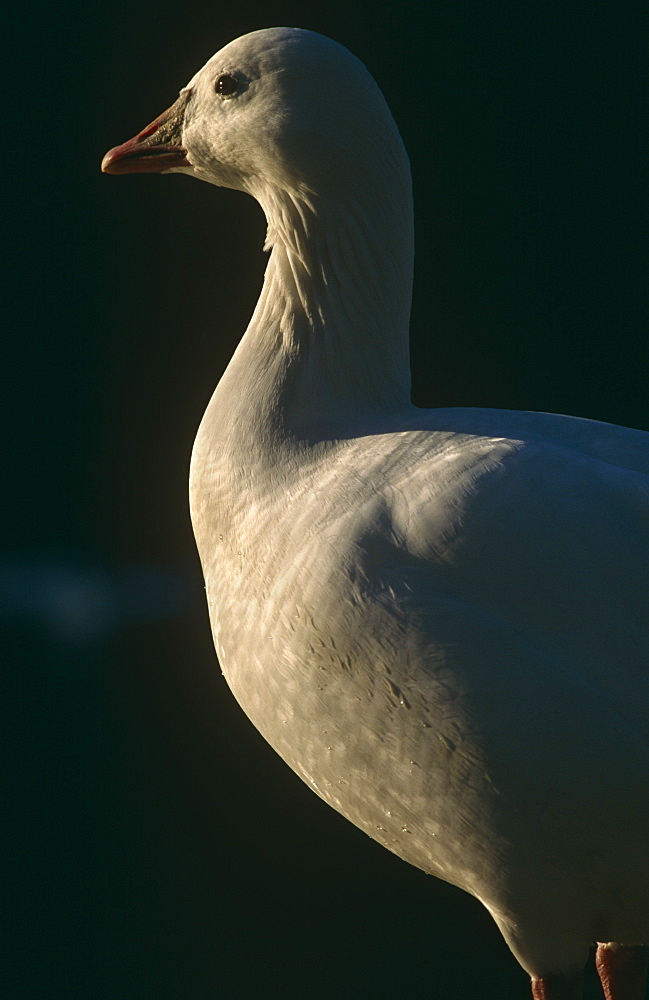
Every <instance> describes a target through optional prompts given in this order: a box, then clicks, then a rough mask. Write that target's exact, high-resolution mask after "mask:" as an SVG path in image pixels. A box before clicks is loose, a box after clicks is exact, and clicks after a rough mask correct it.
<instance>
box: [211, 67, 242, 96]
mask: <svg viewBox="0 0 649 1000" xmlns="http://www.w3.org/2000/svg"><path fill="white" fill-rule="evenodd" d="M214 89H215V90H216V92H217V94H218V95H219V97H232V95H233V94H236V92H237V90H238V89H239V81H238V80H237V78H236V77H234V76H232V74H231V73H222V74H221V76H220V77H219V78H218V80H217V81H216V83H215V84H214Z"/></svg>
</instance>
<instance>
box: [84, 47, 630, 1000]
mask: <svg viewBox="0 0 649 1000" xmlns="http://www.w3.org/2000/svg"><path fill="white" fill-rule="evenodd" d="M103 169H104V170H105V171H107V172H109V173H132V172H141V171H169V172H181V173H186V174H189V175H191V176H193V177H198V178H201V179H203V180H206V181H209V182H210V183H212V184H216V185H219V186H223V187H232V188H238V189H241V190H243V191H247V192H249V193H250V194H252V195H253V196H254V197H255V198H257V200H258V201H259V202H260V203H261V205H262V207H263V209H264V211H265V213H266V216H267V219H268V246H269V247H271V248H272V253H271V256H270V260H269V263H268V268H267V271H266V277H265V281H264V287H263V291H262V293H261V296H260V299H259V303H258V305H257V308H256V310H255V313H254V315H253V317H252V320H251V321H250V325H249V327H248V330H247V331H246V334H245V336H244V338H243V340H242V342H241V344H240V346H239V348H238V349H237V351H236V353H235V355H234V357H233V358H232V361H231V363H230V365H229V367H228V369H227V371H226V373H225V375H224V376H223V378H222V379H221V381H220V383H219V385H218V388H217V390H216V392H215V394H214V396H213V398H212V400H211V402H210V404H209V406H208V409H207V412H206V414H205V417H204V419H203V422H202V424H201V427H200V430H199V432H198V437H197V440H196V444H195V447H194V453H193V458H192V470H191V511H192V520H193V524H194V530H195V533H196V540H197V543H198V548H199V551H200V556H201V560H202V564H203V569H204V573H205V580H206V584H207V595H208V601H209V609H210V617H211V621H212V627H213V632H214V641H215V644H216V649H217V652H218V656H219V660H220V662H221V665H222V668H223V671H224V673H225V676H226V678H227V680H228V683H229V684H230V686H231V688H232V691H233V692H234V695H235V697H236V698H237V700H238V701H239V703H240V704H241V706H242V707H243V709H244V711H245V712H246V713H247V714H248V715H249V717H250V718H251V719H252V721H253V722H254V724H255V725H256V726H257V727H258V728H259V730H260V731H261V732H262V733H263V735H264V736H265V737H266V739H267V740H268V742H269V743H270V744H271V745H272V746H273V747H274V748H275V749H276V750H277V752H278V753H279V754H281V756H282V757H283V758H284V760H285V761H286V762H287V763H288V764H289V765H290V766H291V767H292V768H293V769H294V770H295V771H297V773H298V774H299V775H301V777H302V778H303V779H304V780H305V781H306V782H307V783H308V784H309V785H310V786H311V787H312V788H313V789H314V790H315V791H316V792H317V794H318V795H320V796H321V797H322V798H323V799H324V800H325V801H326V802H328V803H329V804H330V805H332V806H333V807H334V808H335V809H338V810H339V811H340V812H341V813H343V815H345V816H347V817H348V819H350V820H351V821H352V822H353V823H355V824H356V825H357V826H359V827H360V828H361V829H363V830H365V831H366V832H367V833H368V834H369V835H370V836H371V837H374V838H375V839H376V840H379V841H380V842H381V843H383V844H385V846H386V847H388V848H389V849H390V850H391V851H394V852H395V853H396V854H398V855H400V856H401V857H402V858H405V859H406V860H407V861H409V862H411V863H412V864H413V865H417V866H418V867H420V868H422V869H424V870H425V871H427V872H432V873H433V874H435V875H437V876H439V877H440V878H443V879H445V880H447V881H449V882H452V883H454V884H455V885H458V886H460V887H461V888H463V889H465V890H466V891H467V892H470V893H472V894H473V895H474V896H476V897H477V898H478V899H480V900H481V901H482V903H484V905H485V906H486V907H487V908H488V910H489V911H490V912H491V914H492V915H493V917H494V919H495V920H496V922H497V924H498V926H499V927H500V929H501V931H502V933H503V935H504V937H505V939H506V941H507V943H508V944H509V947H510V948H511V950H512V952H513V953H514V955H515V956H516V958H517V959H518V961H519V962H520V963H521V965H522V966H523V967H524V968H525V969H526V970H527V972H528V973H529V974H530V976H531V977H532V993H533V996H534V997H535V998H537V1000H541V998H544V1000H568V998H570V1000H573V998H577V997H578V996H580V995H581V981H582V971H583V967H584V963H585V961H586V959H587V955H588V948H589V946H590V944H591V943H592V942H600V945H599V948H598V951H597V964H598V969H599V972H600V976H601V979H602V982H603V984H604V989H605V992H606V996H607V998H609V1000H642V997H643V996H644V986H643V982H644V976H645V970H646V963H647V949H646V948H643V947H641V946H642V945H646V944H647V943H648V942H649V788H648V779H649V712H648V707H649V600H648V590H649V588H648V579H647V568H648V555H649V531H648V529H649V435H648V434H645V433H642V432H640V431H635V430H628V429H625V428H622V427H616V426H612V425H609V424H603V423H597V422H594V421H591V420H584V419H578V418H575V417H565V416H554V415H551V414H544V413H524V412H520V413H519V412H515V411H506V410H480V409H441V410H421V409H417V408H415V407H414V406H412V405H411V404H410V402H409V386H410V381H409V367H408V319H409V310H410V295H411V278H412V259H413V232H412V204H411V186H410V172H409V167H408V160H407V157H406V153H405V151H404V148H403V144H402V142H401V139H400V137H399V133H398V131H397V128H396V126H395V124H394V121H393V119H392V117H391V115H390V112H389V110H388V108H387V106H386V104H385V101H384V99H383V97H382V95H381V93H380V91H379V89H378V87H377V86H376V84H375V83H374V81H373V79H372V78H371V77H370V75H369V73H368V72H367V70H366V69H365V68H364V66H363V65H362V64H361V63H360V62H359V61H358V60H357V59H356V58H354V57H353V56H352V55H351V54H350V53H349V52H348V51H347V50H346V49H344V48H343V47H341V46H340V45H338V44H336V43H335V42H333V41H330V40H329V39H327V38H324V37H322V36H320V35H317V34H314V33H312V32H309V31H302V30H298V29H293V28H274V29H269V30H264V31H256V32H253V33H251V34H249V35H246V36H244V37H243V38H239V39H237V40H236V41H234V42H232V43H231V44H229V45H227V46H226V47H225V48H224V49H222V50H221V51H220V52H218V53H217V54H216V55H215V56H214V57H213V58H212V59H210V60H209V62H208V63H207V64H206V65H205V66H204V67H203V69H201V70H200V72H199V73H197V74H196V76H195V77H194V78H193V80H191V82H190V83H189V84H188V85H187V87H185V88H184V89H183V90H182V91H181V93H180V97H179V99H178V100H177V101H176V103H175V104H174V105H173V107H172V108H171V109H170V110H169V111H168V112H166V113H165V114H163V115H161V116H160V118H158V119H156V121H155V122H153V123H152V124H151V125H150V126H149V127H148V128H146V129H145V130H144V131H143V132H141V133H139V135H137V136H136V137H135V138H134V139H131V140H130V141H129V142H127V143H125V144H124V145H122V146H118V147H116V148H115V149H112V150H111V151H110V152H109V153H108V154H107V156H106V157H105V159H104V163H103Z"/></svg>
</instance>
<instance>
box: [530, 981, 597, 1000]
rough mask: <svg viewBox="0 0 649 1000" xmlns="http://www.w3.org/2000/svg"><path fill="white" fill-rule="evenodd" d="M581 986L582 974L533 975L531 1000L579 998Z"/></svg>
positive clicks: (579, 999)
mask: <svg viewBox="0 0 649 1000" xmlns="http://www.w3.org/2000/svg"><path fill="white" fill-rule="evenodd" d="M583 988H584V977H583V976H582V975H578V976H561V975H554V976H543V977H542V978H541V979H536V978H534V977H533V978H532V1000H581V998H582V995H583V992H582V991H583Z"/></svg>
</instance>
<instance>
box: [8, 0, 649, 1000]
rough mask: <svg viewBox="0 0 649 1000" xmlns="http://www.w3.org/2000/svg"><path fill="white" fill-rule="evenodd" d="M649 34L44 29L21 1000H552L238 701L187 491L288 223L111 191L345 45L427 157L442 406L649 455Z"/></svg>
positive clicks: (533, 14)
mask: <svg viewBox="0 0 649 1000" xmlns="http://www.w3.org/2000/svg"><path fill="white" fill-rule="evenodd" d="M633 10H634V7H633V5H632V4H630V3H626V4H625V3H619V2H618V3H615V4H609V5H600V4H589V5H584V6H583V8H582V7H578V6H577V5H576V4H574V3H572V2H567V3H565V4H563V5H561V6H559V5H557V7H556V9H555V8H554V6H553V5H550V4H546V3H534V2H525V3H516V4H514V3H512V4H501V3H490V2H479V0H478V2H473V3H466V2H456V3H451V2H449V0H444V2H442V3H438V4H423V3H419V4H418V3H414V2H412V0H404V2H401V3H395V4H387V3H382V4H377V3H375V2H370V0H359V2H356V3H355V4H354V5H353V7H352V6H351V5H350V4H349V3H337V2H334V0H327V2H325V3H323V4H313V3H308V2H304V3H297V2H282V0H278V2H276V3H272V2H269V0H265V2H263V3H262V2H258V0H255V2H248V3H239V4H234V5H233V4H225V5H224V4H217V3H211V4H207V3H205V2H204V0H185V2H184V3H182V4H179V3H174V4H172V3H171V2H169V0H158V2H156V3H155V4H153V3H146V2H143V0H132V2H130V3H124V2H123V0H110V2H108V0H99V2H95V3H94V4H92V5H91V6H90V5H80V4H79V5H76V4H73V3H71V2H67V3H66V2H63V3H62V4H59V5H50V6H42V7H38V6H31V7H29V6H28V7H26V8H23V10H22V13H21V15H20V16H21V22H20V24H16V25H15V27H16V29H17V31H16V34H15V40H14V36H13V35H12V37H11V39H10V40H9V41H8V42H7V41H6V42H5V52H4V63H5V65H8V66H9V68H10V71H11V75H10V83H9V84H8V85H7V86H6V88H5V96H4V130H3V132H4V134H3V139H4V143H3V147H4V148H3V153H4V156H3V159H4V162H5V166H6V167H8V168H9V175H8V180H7V181H6V182H5V185H4V188H3V193H4V208H3V214H4V216H5V219H6V220H8V221H9V222H10V223H11V229H10V235H9V238H8V239H7V242H6V250H7V251H8V252H7V254H6V256H7V258H8V260H7V264H6V269H5V277H6V278H8V285H7V290H6V293H5V307H4V317H5V321H6V322H5V326H6V329H7V337H6V349H7V353H8V355H9V360H8V363H7V362H5V371H6V372H7V380H6V387H5V391H4V393H3V396H4V398H5V400H6V402H7V404H8V408H9V417H8V418H5V419H4V420H3V430H4V431H5V432H7V441H6V444H7V450H8V457H7V458H6V459H5V467H6V468H7V470H8V474H7V477H6V486H5V491H4V495H5V498H6V502H7V508H6V514H5V524H6V525H7V526H8V531H7V533H6V535H7V537H6V545H5V552H4V554H3V557H2V562H1V563H0V597H1V605H0V607H1V609H2V624H3V626H5V629H4V631H5V642H4V647H5V649H6V650H8V652H7V653H6V659H5V665H4V669H3V672H2V676H3V679H4V681H5V682H6V683H7V687H8V690H7V692H6V694H5V704H7V705H8V715H7V717H8V724H6V725H5V727H4V731H5V733H7V734H8V735H9V736H10V737H12V739H11V740H10V747H11V749H12V751H13V752H14V753H15V758H14V759H13V760H12V762H11V763H10V765H9V768H8V774H9V775H10V800H9V801H10V805H11V806H12V811H11V817H12V818H11V821H10V823H9V824H8V830H9V832H10V834H11V835H12V836H13V835H15V838H14V839H15V845H14V847H15V850H14V852H13V853H12V855H11V861H10V863H9V868H8V871H9V875H10V877H9V901H10V907H9V911H8V924H7V929H6V931H5V932H3V941H4V942H5V943H8V944H9V961H5V962H3V967H2V979H3V984H2V989H1V991H0V992H1V994H2V996H3V998H7V1000H17V998H21V1000H22V998H28V997H29V998H38V1000H41V998H43V1000H46V998H47V1000H49V998H52V1000H59V998H65V1000H77V998H78V1000H100V998H101V1000H104V998H106V1000H109V998H110V1000H114V998H120V1000H131V998H133V1000H136V998H137V1000H139V998H148V997H152V998H156V1000H203V998H205V1000H207V998H225V1000H230V998H232V1000H256V998H262V1000H263V998H266V997H278V998H280V997H281V998H285V1000H291V998H302V997H318V998H319V997H333V998H348V997H349V998H352V997H354V998H355V997H358V998H388V997H390V998H392V997H408V998H415V997H422V998H429V997H430V998H438V1000H442V998H444V1000H446V998H450V1000H454V998H477V997H480V998H481V1000H489V998H492V997H493V998H498V1000H509V998H511V1000H514V998H521V1000H522V998H524V997H526V995H527V985H526V976H525V974H524V973H523V972H522V971H521V970H520V968H519V967H518V966H517V964H516V962H515V961H514V960H513V959H512V958H511V956H510V955H509V953H508V951H507V949H506V947H505V945H504V943H503V942H502V940H501V939H500V936H499V934H498V932H497V930H496V927H495V925H494V924H493V923H492V921H491V918H490V917H489V916H488V914H487V913H486V911H484V910H483V909H482V907H481V906H480V905H479V904H478V903H476V902H475V901H473V900H471V899H470V898H469V897H468V896H464V895H463V894H462V893H461V892H460V891H459V890H456V889H453V888H451V887H449V886H446V885H444V884H443V883H441V882H437V881H436V880H434V879H432V878H429V877H426V876H424V875H423V874H422V873H421V872H418V871H416V870H414V869H411V868H409V867H408V866H406V865H405V864H404V863H402V862H400V861H399V860H397V859H396V858H395V857H393V856H392V855H390V854H389V853H387V852H386V851H384V850H383V849H382V848H381V847H379V846H378V845H377V844H375V843H374V842H372V841H370V840H368V839H367V838H366V837H365V836H364V835H362V834H361V833H359V832H358V831H357V830H355V829H354V828H353V827H352V826H351V825H349V824H348V823H346V822H345V821H344V820H343V819H342V818H341V817H339V816H338V815H337V814H335V813H334V812H333V811H332V810H330V809H328V808H327V807H326V806H325V805H324V804H323V803H321V802H320V801H319V800H318V799H317V798H316V797H315V796H314V795H313V794H312V793H311V792H309V790H308V789H307V788H306V786H305V785H303V784H302V783H301V782H300V781H299V779H298V778H297V777H295V776H294V775H293V774H291V772H289V770H288V769H287V768H286V767H285V766H284V765H283V764H282V762H281V761H280V760H279V758H276V756H275V755H274V753H273V752H272V750H270V749H269V748H268V747H267V746H266V745H265V744H264V742H263V741H262V739H261V737H259V736H258V735H257V733H256V732H255V731H254V730H253V729H252V727H251V726H250V724H249V723H248V722H247V720H246V719H245V718H244V716H243V715H242V713H241V712H240V710H239V709H238V707H237V705H236V704H235V702H234V700H233V698H232V697H231V696H230V694H229V692H228V690H227V688H226V686H225V682H224V681H223V679H222V677H221V675H220V672H219V670H218V667H217V664H216V661H215V657H214V653H213V650H212V646H211V639H210V632H209V627H208V621H207V616H206V612H205V609H204V606H203V596H202V581H201V575H200V569H199V564H198V560H197V557H196V554H195V551H194V545H193V540H192V534H191V528H190V524H189V517H188V511H187V499H186V482H187V469H188V462H189V455H190V450H191V445H192V440H193V436H194V433H195V430H196V428H197V425H198V422H199V419H200V416H201V414H202V411H203V409H204V407H205V404H206V402H207V400H208V398H209V396H210V394H211V392H212V389H213V387H214V385H215V383H216V381H217V380H218V377H219V375H220V373H221V372H222V370H223V368H224V366H225V365H226V363H227V360H228V358H229V356H230V354H231V352H232V350H233V348H234V346H235V344H236V342H237V340H238V338H239V336H240V335H241V333H242V331H243V330H244V328H245V325H246V323H247V320H248V318H249V316H250V314H251V312H252V309H253V306H254V302H255V299H256V296H257V293H258V290H259V287H260V283H261V277H262V273H263V269H264V265H265V256H264V254H263V253H262V250H261V246H262V242H263V236H264V222H263V217H262V214H261V211H260V210H259V209H258V207H257V206H256V205H255V204H254V203H253V202H252V201H251V200H249V199H247V198H246V197H245V196H243V195H240V194H236V193H233V192H228V191H221V192H219V191H216V190H215V189H211V188H209V187H208V186H207V185H200V184H197V183H195V182H193V181H191V182H190V181H189V180H188V179H187V178H184V177H156V176H140V177H127V178H114V177H106V176H102V175H101V174H100V173H99V162H100V159H101V156H102V154H103V153H104V152H105V150H106V149H107V148H108V147H109V146H113V145H115V144H117V143H119V142H122V141H124V140H125V139H127V138H129V137H130V136H131V135H132V134H133V133H134V132H136V131H137V130H139V129H140V128H142V127H143V126H144V125H146V124H147V123H148V122H149V121H150V120H151V119H152V118H153V117H154V116H155V115H157V114H158V113H159V112H160V111H162V110H163V108H165V107H166V106H168V105H169V104H171V103H172V101H173V100H174V99H175V96H176V94H177V91H178V89H179V88H180V87H181V86H182V85H183V84H184V83H186V81H187V80H188V79H189V77H190V76H191V75H193V73H194V72H195V70H196V69H197V68H198V67H199V66H200V65H202V63H203V62H204V61H205V60H206V59H207V58H208V57H209V56H210V55H211V54H212V53H213V52H214V51H216V49H218V48H220V47H221V46H222V45H223V44H225V43H226V42H228V41H229V40H230V39H231V38H233V37H236V36H237V35H238V34H241V33H243V32H245V31H249V30H252V29H254V28H258V27H265V26H268V25H271V24H293V25H299V26H302V27H310V28H313V29H315V30H318V31H322V32H323V33H325V34H328V35H331V36H332V37H334V38H336V39H337V40H338V41H340V42H343V43H344V44H346V45H347V46H348V47H349V48H351V49H352V50H353V51H354V52H355V53H356V54H357V55H358V56H360V58H361V59H363V61H364V62H365V63H366V65H367V66H368V68H369V69H370V71H371V72H372V73H373V74H374V76H375V77H376V79H377V80H378V82H379V85H380V86H381V88H382V89H383V91H384V93H385V94H386V97H387V99H388V102H389V104H390V106H391V107H392V109H393V112H394V114H395V117H396V119H397V122H398V124H399V126H400V128H401V131H402V134H403V136H404V139H405V142H406V146H407V147H408V150H409V152H410V155H411V160H412V165H413V173H414V178H415V195H416V213H417V214H416V219H417V272H416V290H415V304H414V312H413V323H412V331H413V381H414V387H415V400H416V401H417V402H419V403H421V404H426V405H438V404H444V405H449V404H451V405H454V404H458V405H461V404H476V405H483V406H504V407H516V408H525V409H541V410H553V411H559V412H564V413H575V414H579V415H583V416H589V417H595V418H598V419H602V420H610V421H614V422H617V423H621V424H628V425H632V426H636V427H644V428H649V405H648V401H647V394H646V384H647V364H646V361H647V358H646V341H645V325H644V316H643V309H642V306H643V302H642V298H641V291H640V290H641V287H642V281H643V280H644V273H643V270H642V269H641V265H640V260H639V243H638V234H639V232H640V228H639V221H640V220H639V215H640V204H641V203H640V140H639V136H640V104H641V81H642V79H643V77H642V69H643V68H644V51H643V43H644V38H643V31H642V27H643V26H642V25H640V24H639V23H637V21H636V20H635V19H634V14H633ZM14 16H16V15H14ZM331 85H332V86H333V87H335V85H336V81H335V80H332V81H331ZM14 130H15V137H14ZM641 275H642V277H641ZM548 543H549V544H551V540H550V539H549V540H548ZM14 805H15V806H16V809H15V811H14V810H13V806H14ZM14 816H15V817H16V818H15V819H14ZM16 859H17V860H16ZM592 996H593V997H595V996H597V992H596V991H595V989H594V988H593V989H592Z"/></svg>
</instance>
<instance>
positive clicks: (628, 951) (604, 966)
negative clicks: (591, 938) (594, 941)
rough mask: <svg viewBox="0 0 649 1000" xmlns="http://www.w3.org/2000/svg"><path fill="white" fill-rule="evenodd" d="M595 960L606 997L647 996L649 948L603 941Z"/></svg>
mask: <svg viewBox="0 0 649 1000" xmlns="http://www.w3.org/2000/svg"><path fill="white" fill-rule="evenodd" d="M595 964H596V966H597V972H598V974H599V978H600V981H601V983H602V988H603V990H604V996H605V997H606V1000H645V995H646V994H645V989H646V985H647V966H648V965H649V948H642V947H629V946H627V945H623V944H614V943H612V942H610V943H608V944H601V943H599V944H598V946H597V952H596V954H595Z"/></svg>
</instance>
